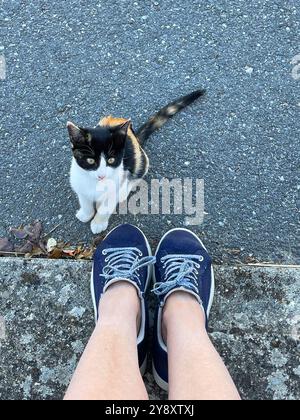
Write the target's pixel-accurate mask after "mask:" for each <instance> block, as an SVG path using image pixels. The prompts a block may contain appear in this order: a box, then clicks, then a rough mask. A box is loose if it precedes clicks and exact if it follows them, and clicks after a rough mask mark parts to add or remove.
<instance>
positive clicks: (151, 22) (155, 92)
mask: <svg viewBox="0 0 300 420" xmlns="http://www.w3.org/2000/svg"><path fill="white" fill-rule="evenodd" d="M1 3H2V7H1V13H0V16H1V33H0V34H1V35H0V46H1V47H2V48H1V51H0V54H1V55H2V54H4V55H5V59H6V63H7V78H6V80H4V81H0V96H1V103H0V107H1V120H0V142H1V167H0V176H1V189H0V194H1V196H0V198H1V220H0V236H1V235H5V234H6V232H7V229H8V228H9V227H10V226H17V225H19V224H21V223H26V222H30V221H32V220H34V219H40V220H42V221H43V222H44V227H45V231H48V230H50V229H51V228H53V227H54V226H55V225H57V224H58V223H61V225H60V227H59V228H58V229H57V230H56V232H55V234H54V236H55V237H56V238H63V239H65V240H70V241H72V242H78V241H86V242H90V241H91V240H92V234H91V232H90V230H89V226H88V225H83V224H81V223H80V222H78V221H77V220H76V219H75V217H74V215H75V211H76V209H77V200H76V197H75V196H74V194H73V193H72V192H71V189H70V187H69V183H68V172H69V164H70V150H69V142H68V138H67V132H66V129H65V123H66V121H67V120H68V119H70V120H72V121H74V122H77V123H78V124H81V125H93V124H95V123H96V122H97V121H98V118H99V117H100V116H103V115H106V114H113V115H117V116H124V117H131V118H132V120H133V123H134V125H135V126H136V127H138V126H139V124H141V123H142V122H144V121H145V119H146V118H147V117H148V116H149V115H150V114H151V113H152V112H153V111H155V110H158V109H159V108H160V107H161V106H163V105H165V104H166V103H168V102H169V101H170V100H172V99H174V98H176V97H177V96H179V95H182V94H185V93H188V92H189V91H191V90H193V89H195V88H198V87H203V88H206V89H207V95H206V98H205V99H204V100H203V101H202V102H198V103H197V104H195V105H194V106H193V107H192V108H191V109H189V110H187V111H185V112H183V113H182V114H180V116H177V117H176V119H175V120H173V121H172V122H171V123H169V125H168V126H166V127H164V128H163V129H162V130H161V131H160V132H159V133H157V134H156V135H155V136H153V137H152V139H151V140H150V141H149V143H148V145H147V148H146V150H147V152H148V153H149V156H150V160H151V170H150V173H149V176H148V179H149V180H150V179H151V178H160V177H169V178H172V177H191V176H193V177H195V178H203V179H204V180H205V211H206V213H207V214H206V216H205V220H204V223H203V224H202V225H200V226H196V227H194V230H195V231H196V232H197V233H199V234H200V235H201V236H202V238H203V239H204V240H205V242H206V244H207V246H208V249H209V251H210V252H211V254H212V255H213V257H214V258H215V259H216V260H223V261H224V260H228V259H229V260H230V259H232V258H233V256H232V254H230V252H229V251H227V250H228V249H231V248H235V249H241V250H242V252H241V254H240V256H239V258H241V259H243V258H246V257H247V255H249V254H253V255H254V257H255V258H257V259H258V260H259V261H277V262H286V263H295V262H299V255H300V250H299V237H300V235H299V233H300V232H299V206H300V201H299V190H300V178H299V160H300V159H299V149H300V144H299V125H300V119H299V106H300V81H299V80H298V81H297V80H295V79H293V77H292V68H293V66H292V64H291V60H292V58H293V57H294V56H295V55H296V54H299V53H300V43H299V34H300V23H299V22H300V21H299V4H298V2H297V1H296V0H295V1H294V0H290V1H288V0H285V1H283V0H274V1H260V0H255V1H251V2H248V1H238V0H233V1H228V0H226V1H225V0H219V1H217V2H213V1H195V0H189V1H185V0H178V1H177V2H174V1H171V0H164V1H162V0H157V1H150V0H147V1H123V0H118V1H114V2H108V1H99V0H98V1H90V2H84V1H74V0H67V1H57V0H53V1H52V2H51V3H49V2H48V1H43V0H37V1H21V0H9V1H3V2H1ZM179 149H180V150H181V153H179ZM184 162H189V164H186V165H184ZM125 220H126V221H129V222H135V223H137V224H138V225H139V226H140V227H142V228H143V229H144V231H145V233H146V234H147V235H148V236H149V237H150V239H151V241H153V242H155V241H157V240H158V238H159V237H160V236H161V234H162V233H163V232H165V231H166V230H167V229H169V228H170V227H173V226H182V225H183V221H184V217H182V216H150V215H149V216H135V217H134V216H130V217H120V216H114V217H113V219H112V223H111V226H114V225H116V224H118V223H120V221H125Z"/></svg>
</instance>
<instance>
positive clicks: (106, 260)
mask: <svg viewBox="0 0 300 420" xmlns="http://www.w3.org/2000/svg"><path fill="white" fill-rule="evenodd" d="M104 255H106V254H104ZM104 262H106V263H107V262H108V258H105V260H104Z"/></svg>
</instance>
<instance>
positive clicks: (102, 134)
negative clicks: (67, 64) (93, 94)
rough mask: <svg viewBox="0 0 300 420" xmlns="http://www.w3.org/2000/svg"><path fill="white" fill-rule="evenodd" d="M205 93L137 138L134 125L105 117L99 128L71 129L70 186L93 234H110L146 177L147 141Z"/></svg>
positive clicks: (167, 110) (182, 101) (166, 112)
mask: <svg viewBox="0 0 300 420" xmlns="http://www.w3.org/2000/svg"><path fill="white" fill-rule="evenodd" d="M204 93H205V91H203V90H197V91H195V92H192V93H190V94H189V95H186V96H183V97H181V98H179V99H177V100H176V101H174V102H172V103H170V104H169V105H167V106H165V107H164V108H162V109H161V110H160V111H159V112H158V113H157V114H155V115H154V116H152V117H151V118H150V119H149V120H148V122H146V123H145V124H144V125H142V126H141V127H140V129H139V130H138V131H137V132H136V133H135V132H134V130H133V127H132V123H131V121H130V120H127V119H124V118H114V117H112V116H109V117H104V118H103V119H101V121H100V122H99V124H98V125H97V126H96V127H94V128H82V127H77V126H76V125H75V124H73V123H72V122H68V123H67V128H68V132H69V136H70V140H71V147H72V151H73V159H72V165H71V174H70V183H71V187H72V189H73V190H74V192H75V193H76V194H77V196H78V199H79V204H80V209H79V210H78V212H77V213H76V217H77V218H78V219H79V220H80V221H81V222H83V223H86V222H89V221H91V230H92V232H93V233H94V234H97V233H100V232H102V231H104V230H106V229H107V227H108V222H109V218H110V216H111V214H112V213H113V212H114V211H115V209H116V206H117V204H118V203H121V202H122V201H125V200H126V199H127V197H128V195H129V193H130V192H131V191H132V190H133V189H134V188H135V187H136V186H137V185H138V183H139V181H140V180H141V179H142V178H143V177H144V176H145V175H146V174H147V172H148V168H149V159H148V157H147V155H146V153H145V151H144V150H143V148H142V146H143V145H144V144H145V141H146V140H147V139H148V138H149V137H150V135H151V134H152V133H153V132H154V131H156V130H158V129H159V128H161V127H162V126H163V125H164V124H165V123H166V122H167V121H168V120H169V119H170V118H172V117H173V116H174V115H175V114H177V113H178V112H179V111H181V110H182V109H184V108H185V107H187V106H188V105H190V104H191V103H193V102H194V101H195V100H196V99H198V98H199V97H201V96H202V95H203V94H204ZM106 184H107V185H106ZM104 185H105V188H104ZM111 186H113V187H114V188H111Z"/></svg>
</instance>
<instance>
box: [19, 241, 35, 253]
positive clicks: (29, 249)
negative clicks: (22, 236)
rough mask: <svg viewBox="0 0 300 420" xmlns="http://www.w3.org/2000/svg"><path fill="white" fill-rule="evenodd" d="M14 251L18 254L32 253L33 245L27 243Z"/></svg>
mask: <svg viewBox="0 0 300 420" xmlns="http://www.w3.org/2000/svg"><path fill="white" fill-rule="evenodd" d="M15 249H16V251H18V252H22V253H24V254H28V253H29V252H32V250H33V245H32V243H31V242H30V241H27V242H26V243H25V244H24V245H22V246H18V247H16V248H15Z"/></svg>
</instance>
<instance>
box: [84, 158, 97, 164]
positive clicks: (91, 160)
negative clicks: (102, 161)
mask: <svg viewBox="0 0 300 420" xmlns="http://www.w3.org/2000/svg"><path fill="white" fill-rule="evenodd" d="M86 161H87V163H88V164H89V165H94V163H95V159H92V158H88V159H87V160H86Z"/></svg>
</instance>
